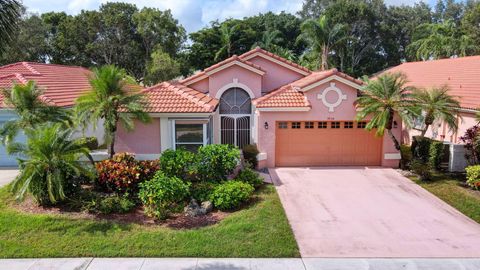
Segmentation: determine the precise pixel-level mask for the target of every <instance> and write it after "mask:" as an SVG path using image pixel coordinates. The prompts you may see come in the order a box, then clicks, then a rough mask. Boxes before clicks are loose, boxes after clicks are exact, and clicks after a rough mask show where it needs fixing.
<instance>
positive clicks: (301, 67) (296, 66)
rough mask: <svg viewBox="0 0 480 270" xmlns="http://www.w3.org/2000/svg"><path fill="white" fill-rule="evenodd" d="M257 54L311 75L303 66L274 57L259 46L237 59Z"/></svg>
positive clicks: (277, 56) (274, 55)
mask: <svg viewBox="0 0 480 270" xmlns="http://www.w3.org/2000/svg"><path fill="white" fill-rule="evenodd" d="M257 52H260V53H263V54H265V55H268V56H270V57H272V58H274V59H276V60H278V61H281V62H284V63H285V64H288V65H290V66H292V67H295V68H298V69H300V70H303V71H305V72H308V73H311V72H312V71H311V70H310V69H308V68H306V67H304V66H301V65H299V64H297V63H295V62H292V61H290V60H288V59H285V58H283V57H281V56H279V55H276V54H274V53H271V52H269V51H267V50H264V49H262V48H260V47H259V46H257V47H255V48H254V49H252V50H250V51H248V52H246V53H243V54H241V55H240V56H239V58H245V57H247V56H249V55H252V54H254V53H257Z"/></svg>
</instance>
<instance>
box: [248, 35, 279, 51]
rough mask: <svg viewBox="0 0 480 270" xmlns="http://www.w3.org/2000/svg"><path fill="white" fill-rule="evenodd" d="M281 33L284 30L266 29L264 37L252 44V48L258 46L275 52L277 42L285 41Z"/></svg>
mask: <svg viewBox="0 0 480 270" xmlns="http://www.w3.org/2000/svg"><path fill="white" fill-rule="evenodd" d="M281 34H282V32H280V31H279V30H273V31H269V30H267V31H264V32H263V34H262V39H261V40H260V41H257V42H255V43H254V44H253V45H252V49H254V48H255V47H257V46H258V47H260V48H262V49H265V50H267V51H269V52H273V50H275V47H277V46H278V45H277V44H278V43H280V42H282V41H283V39H282V37H281V36H280V35H281Z"/></svg>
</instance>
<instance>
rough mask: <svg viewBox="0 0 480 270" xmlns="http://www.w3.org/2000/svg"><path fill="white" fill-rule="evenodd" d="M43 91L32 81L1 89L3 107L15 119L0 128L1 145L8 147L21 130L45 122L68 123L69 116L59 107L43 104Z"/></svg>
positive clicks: (32, 127)
mask: <svg viewBox="0 0 480 270" xmlns="http://www.w3.org/2000/svg"><path fill="white" fill-rule="evenodd" d="M43 92H44V91H43V89H40V88H38V87H37V85H36V84H35V82H34V81H29V82H28V83H27V84H25V85H23V84H15V85H13V86H12V88H10V89H3V90H2V93H1V94H2V96H3V97H4V100H3V102H4V105H5V106H6V107H10V108H12V109H13V111H14V112H15V114H16V115H17V116H18V118H17V119H13V120H9V121H7V122H5V123H4V124H3V126H2V127H1V128H0V139H1V142H2V144H4V145H9V144H10V143H12V142H13V141H14V139H15V137H16V136H17V135H18V133H19V132H20V131H22V130H25V129H28V128H31V129H34V128H35V127H37V126H38V125H40V124H44V123H46V122H69V116H68V114H67V112H66V111H65V110H63V109H62V108H60V107H56V106H51V105H49V104H47V103H45V102H44V99H43Z"/></svg>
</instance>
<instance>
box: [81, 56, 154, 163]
mask: <svg viewBox="0 0 480 270" xmlns="http://www.w3.org/2000/svg"><path fill="white" fill-rule="evenodd" d="M134 84H135V80H134V79H133V78H131V77H129V76H128V75H127V73H126V71H125V70H124V69H120V68H117V67H115V66H112V65H108V66H103V67H101V68H96V69H94V70H93V76H92V77H91V78H90V85H91V86H92V91H89V92H87V93H86V94H84V95H83V96H81V97H79V98H78V99H77V102H76V107H75V110H76V115H77V121H78V123H79V124H81V125H82V126H83V127H86V126H87V125H89V124H92V125H93V128H94V129H96V123H97V122H98V121H99V120H100V119H102V120H103V121H104V122H103V126H104V129H105V142H106V143H107V144H108V145H109V147H108V149H109V154H110V158H112V157H113V155H114V154H115V135H116V132H117V126H118V124H119V123H120V124H121V125H122V126H123V127H124V128H125V129H126V130H132V129H133V128H134V119H138V120H139V121H141V122H143V123H147V122H149V121H150V116H149V115H148V113H146V112H144V111H143V104H142V99H143V95H142V94H141V93H139V92H138V91H135V90H134V89H135V87H134ZM120 111H122V112H120Z"/></svg>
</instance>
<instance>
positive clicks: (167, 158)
mask: <svg viewBox="0 0 480 270" xmlns="http://www.w3.org/2000/svg"><path fill="white" fill-rule="evenodd" d="M194 159H195V155H194V154H193V153H192V152H189V151H187V150H184V149H177V150H171V149H169V150H166V151H164V152H163V153H162V156H161V157H160V167H161V169H162V171H163V173H165V175H167V176H171V177H172V176H176V177H178V178H180V179H184V180H185V179H189V178H190V176H191V175H192V164H193V162H194Z"/></svg>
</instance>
